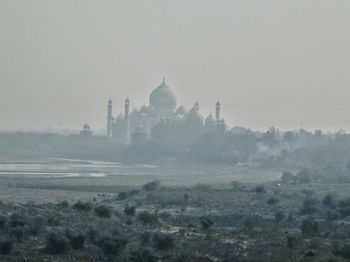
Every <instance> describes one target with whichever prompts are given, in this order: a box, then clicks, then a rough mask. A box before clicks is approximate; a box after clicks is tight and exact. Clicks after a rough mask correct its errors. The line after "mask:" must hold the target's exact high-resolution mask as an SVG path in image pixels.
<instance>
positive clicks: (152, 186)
mask: <svg viewBox="0 0 350 262" xmlns="http://www.w3.org/2000/svg"><path fill="white" fill-rule="evenodd" d="M159 188H160V182H159V181H157V180H156V181H153V182H150V183H147V184H144V185H143V186H142V189H143V190H145V191H155V190H158V189H159Z"/></svg>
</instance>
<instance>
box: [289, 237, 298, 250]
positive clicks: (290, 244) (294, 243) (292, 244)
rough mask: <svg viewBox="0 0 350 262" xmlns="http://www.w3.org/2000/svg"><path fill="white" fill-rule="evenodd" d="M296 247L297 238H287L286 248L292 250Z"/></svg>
mask: <svg viewBox="0 0 350 262" xmlns="http://www.w3.org/2000/svg"><path fill="white" fill-rule="evenodd" d="M296 245H297V238H296V237H295V236H287V246H288V247H289V248H294V247H295V246H296Z"/></svg>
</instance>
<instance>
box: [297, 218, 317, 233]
mask: <svg viewBox="0 0 350 262" xmlns="http://www.w3.org/2000/svg"><path fill="white" fill-rule="evenodd" d="M301 232H302V233H303V234H304V235H310V236H313V235H317V234H318V233H319V224H318V222H317V221H313V220H311V219H305V220H304V221H303V223H302V224H301Z"/></svg>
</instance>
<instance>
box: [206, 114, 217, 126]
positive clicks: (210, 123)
mask: <svg viewBox="0 0 350 262" xmlns="http://www.w3.org/2000/svg"><path fill="white" fill-rule="evenodd" d="M205 125H206V126H215V125H216V121H215V119H214V117H213V116H212V114H209V115H208V116H207V118H206V119H205Z"/></svg>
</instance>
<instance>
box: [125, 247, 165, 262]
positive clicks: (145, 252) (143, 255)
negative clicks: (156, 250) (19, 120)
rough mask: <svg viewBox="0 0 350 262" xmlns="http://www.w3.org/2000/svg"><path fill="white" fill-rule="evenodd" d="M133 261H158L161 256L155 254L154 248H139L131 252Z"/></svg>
mask: <svg viewBox="0 0 350 262" xmlns="http://www.w3.org/2000/svg"><path fill="white" fill-rule="evenodd" d="M130 261H131V262H157V261H159V258H158V257H157V256H156V255H155V254H153V252H152V250H149V249H141V250H140V249H139V250H136V251H134V252H132V253H131V256H130Z"/></svg>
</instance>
